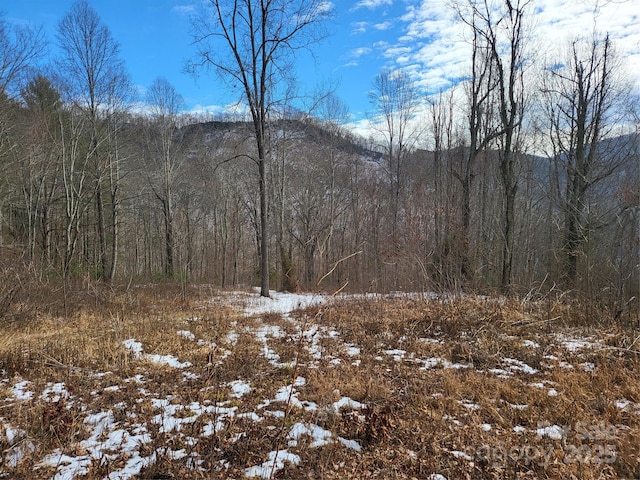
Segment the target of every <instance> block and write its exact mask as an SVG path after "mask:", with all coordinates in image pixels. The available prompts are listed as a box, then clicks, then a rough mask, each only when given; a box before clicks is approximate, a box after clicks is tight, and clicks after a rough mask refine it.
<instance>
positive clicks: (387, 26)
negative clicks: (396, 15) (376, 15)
mask: <svg viewBox="0 0 640 480" xmlns="http://www.w3.org/2000/svg"><path fill="white" fill-rule="evenodd" d="M392 26H393V23H392V22H382V23H376V24H375V25H374V26H373V28H375V29H376V30H389V29H390V28H391V27H392Z"/></svg>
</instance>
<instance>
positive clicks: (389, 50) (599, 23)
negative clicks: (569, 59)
mask: <svg viewBox="0 0 640 480" xmlns="http://www.w3.org/2000/svg"><path fill="white" fill-rule="evenodd" d="M535 8H536V10H535V14H534V13H533V12H532V13H531V14H530V16H529V18H528V19H527V21H528V22H529V23H530V25H531V38H530V46H531V47H532V49H533V52H534V53H535V54H537V55H539V56H541V57H542V58H539V59H538V60H542V59H544V57H545V56H552V55H553V56H557V55H558V54H559V53H560V52H561V51H562V50H563V49H562V48H559V47H560V46H562V45H568V43H569V42H570V41H571V40H573V39H575V38H577V37H579V36H589V35H591V33H592V32H593V31H594V30H595V29H597V31H598V32H600V33H604V32H609V33H610V36H611V38H612V39H613V40H614V45H615V47H616V50H617V51H618V52H619V54H620V56H621V57H622V58H623V59H624V64H625V68H626V70H627V71H628V73H629V74H631V75H633V76H634V81H635V82H636V83H640V22H639V21H638V13H639V12H638V11H637V2H635V1H626V2H624V1H623V2H614V1H609V2H607V1H605V2H602V0H537V1H536V3H535ZM400 19H401V21H402V22H404V31H403V35H402V36H400V37H399V38H397V40H396V41H395V42H393V43H392V44H389V45H387V46H386V47H385V48H384V55H383V56H384V57H385V58H387V59H388V60H389V61H390V62H392V63H393V64H395V65H401V66H402V65H418V68H415V67H412V70H413V71H414V76H415V80H416V81H417V82H418V83H419V84H420V85H423V86H425V87H426V88H427V90H428V91H434V90H438V89H440V88H443V87H446V86H447V85H451V83H452V81H453V80H455V79H457V78H460V77H461V76H462V75H464V74H465V72H466V71H467V70H468V65H469V61H470V58H471V54H470V45H469V43H468V42H467V41H466V37H468V32H467V31H466V29H465V27H464V25H463V24H462V23H461V22H460V21H459V20H458V18H457V16H456V13H455V11H454V10H453V8H452V7H451V6H450V4H448V2H442V1H441V0H418V1H416V2H414V3H413V4H411V5H408V6H407V8H406V11H405V13H404V14H403V15H402V16H401V17H400Z"/></svg>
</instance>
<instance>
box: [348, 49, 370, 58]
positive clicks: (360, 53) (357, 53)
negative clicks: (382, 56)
mask: <svg viewBox="0 0 640 480" xmlns="http://www.w3.org/2000/svg"><path fill="white" fill-rule="evenodd" d="M370 53H371V48H369V47H359V48H354V49H353V50H351V51H350V52H349V54H348V55H347V56H348V57H349V58H360V57H362V56H363V55H368V54H370Z"/></svg>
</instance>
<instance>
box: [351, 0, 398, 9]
mask: <svg viewBox="0 0 640 480" xmlns="http://www.w3.org/2000/svg"><path fill="white" fill-rule="evenodd" d="M383 5H389V6H391V5H393V0H360V1H359V2H358V3H357V4H356V6H355V7H354V10H357V9H359V8H368V9H374V8H378V7H381V6H383Z"/></svg>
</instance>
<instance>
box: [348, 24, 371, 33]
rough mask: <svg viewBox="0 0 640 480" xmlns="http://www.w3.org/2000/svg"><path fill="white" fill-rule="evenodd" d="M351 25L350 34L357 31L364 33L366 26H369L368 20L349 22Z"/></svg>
mask: <svg viewBox="0 0 640 480" xmlns="http://www.w3.org/2000/svg"><path fill="white" fill-rule="evenodd" d="M351 25H352V26H353V30H351V34H352V35H353V34H357V33H365V32H366V31H367V27H368V26H369V23H368V22H353V23H352V24H351Z"/></svg>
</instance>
